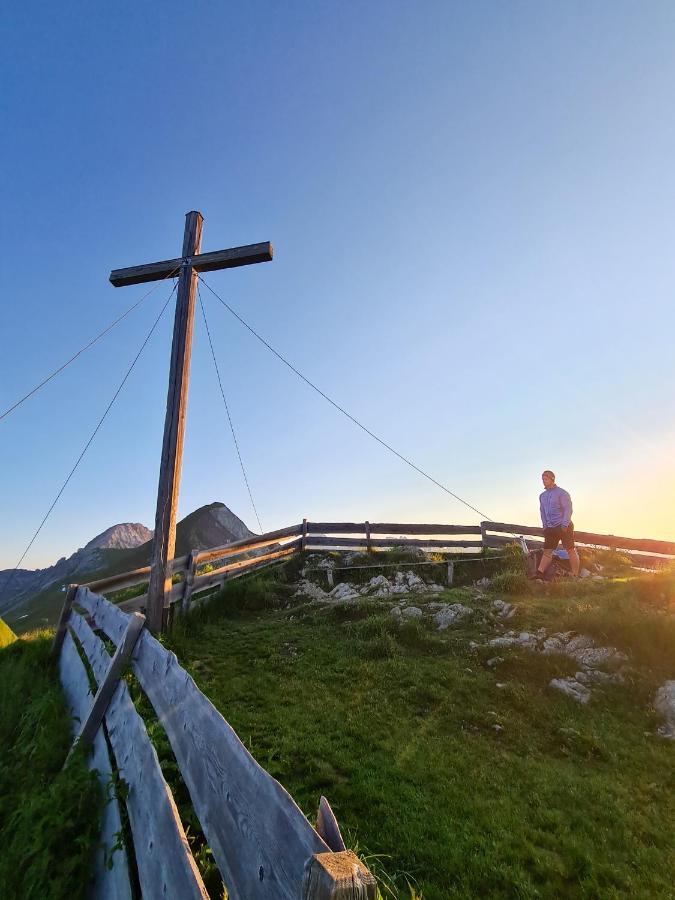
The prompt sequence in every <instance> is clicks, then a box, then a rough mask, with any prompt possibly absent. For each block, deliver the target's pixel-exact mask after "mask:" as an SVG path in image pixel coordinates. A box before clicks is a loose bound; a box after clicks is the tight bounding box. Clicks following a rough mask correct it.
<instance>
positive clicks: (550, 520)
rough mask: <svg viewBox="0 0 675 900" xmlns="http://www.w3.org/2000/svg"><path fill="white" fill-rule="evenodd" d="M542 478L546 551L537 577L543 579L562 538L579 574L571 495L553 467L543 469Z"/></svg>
mask: <svg viewBox="0 0 675 900" xmlns="http://www.w3.org/2000/svg"><path fill="white" fill-rule="evenodd" d="M541 480H542V481H543V482H544V488H545V490H544V491H543V492H542V493H541V494H540V496H539V509H540V512H541V524H542V525H543V527H544V552H543V555H542V557H541V561H540V563H539V568H538V569H537V572H536V573H535V575H534V578H536V579H539V580H541V579H542V577H543V574H544V572H545V571H546V570H547V569H548V567H549V566H550V565H551V560H552V557H553V551H554V550H555V549H556V548H557V546H558V544H559V543H560V541H562V545H563V547H564V548H565V550H567V553H568V554H569V558H570V568H571V569H572V575H573V576H574V577H575V578H576V577H577V576H578V575H579V554H578V553H577V551H576V549H575V546H574V525H573V524H572V498H571V497H570V495H569V494H568V493H567V491H564V490H563V489H562V488H561V487H558V485H557V484H556V483H555V475H554V474H553V472H551V470H550V469H547V470H546V471H545V472H542V476H541Z"/></svg>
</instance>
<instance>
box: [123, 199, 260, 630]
mask: <svg viewBox="0 0 675 900" xmlns="http://www.w3.org/2000/svg"><path fill="white" fill-rule="evenodd" d="M203 221H204V220H203V217H202V214H201V213H200V212H196V211H192V212H189V213H187V215H186V218H185V232H184V235H183V255H182V256H181V258H180V259H168V260H164V261H163V262H157V263H149V264H147V265H141V266H131V267H130V268H127V269H116V270H114V271H113V272H111V273H110V282H111V284H112V285H113V286H114V287H124V286H125V285H129V284H142V283H144V282H148V281H159V280H161V279H164V278H170V277H172V276H175V275H178V296H177V299H176V315H175V319H174V326H173V343H172V345H171V365H170V368H169V390H168V393H167V400H166V418H165V420H164V439H163V443H162V458H161V463H160V469H159V485H158V488H157V510H156V513H155V533H154V536H153V541H152V560H151V566H152V568H151V572H150V584H149V586H148V603H147V613H148V627H149V628H151V629H152V630H153V631H162V628H163V621H164V608H165V606H168V603H169V598H170V595H171V575H172V565H171V564H172V562H173V554H174V550H175V547H176V511H177V507H178V491H179V487H180V471H181V462H182V455H183V438H184V435H185V413H186V410H187V396H188V383H189V380H190V356H191V353H192V329H193V324H194V309H195V296H196V292H197V278H198V274H197V273H198V272H212V271H214V270H216V269H230V268H233V267H235V266H247V265H250V264H252V263H259V262H268V261H269V260H271V259H272V246H271V245H270V244H269V243H263V244H251V245H249V246H247V247H234V248H231V249H229V250H216V251H215V252H213V253H201V252H200V250H201V239H202V223H203Z"/></svg>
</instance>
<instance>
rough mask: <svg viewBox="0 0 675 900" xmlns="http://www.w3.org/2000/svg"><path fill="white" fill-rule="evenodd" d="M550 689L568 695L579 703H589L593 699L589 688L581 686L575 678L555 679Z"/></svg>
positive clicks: (551, 682)
mask: <svg viewBox="0 0 675 900" xmlns="http://www.w3.org/2000/svg"><path fill="white" fill-rule="evenodd" d="M549 687H551V688H553V689H554V690H556V691H560V692H561V693H563V694H566V695H567V696H568V697H571V698H572V700H576V702H577V703H588V701H589V700H590V699H591V692H590V691H589V690H588V688H587V687H585V686H584V685H583V684H579V682H578V681H577V680H576V679H575V678H571V677H567V678H553V679H552V680H551V681H550V682H549Z"/></svg>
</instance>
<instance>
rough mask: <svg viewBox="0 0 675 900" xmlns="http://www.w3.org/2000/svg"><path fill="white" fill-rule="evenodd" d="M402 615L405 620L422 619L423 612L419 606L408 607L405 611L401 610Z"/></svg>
mask: <svg viewBox="0 0 675 900" xmlns="http://www.w3.org/2000/svg"><path fill="white" fill-rule="evenodd" d="M401 615H402V616H403V617H404V618H405V619H420V618H421V617H422V610H421V609H420V608H419V606H406V608H405V609H402V610H401Z"/></svg>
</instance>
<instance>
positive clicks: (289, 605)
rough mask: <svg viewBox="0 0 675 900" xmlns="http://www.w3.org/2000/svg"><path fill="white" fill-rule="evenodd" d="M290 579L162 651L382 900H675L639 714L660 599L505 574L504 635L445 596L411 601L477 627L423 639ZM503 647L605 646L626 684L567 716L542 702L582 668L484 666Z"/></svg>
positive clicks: (651, 758) (626, 588) (673, 824)
mask: <svg viewBox="0 0 675 900" xmlns="http://www.w3.org/2000/svg"><path fill="white" fill-rule="evenodd" d="M293 568H294V566H293V564H291V565H289V566H286V567H285V568H284V567H281V568H280V569H278V570H277V572H276V573H275V574H274V575H272V574H268V575H266V576H265V575H261V576H259V577H258V578H256V579H251V580H248V581H241V582H233V583H232V584H231V585H230V587H229V588H228V589H227V590H226V591H224V592H223V593H222V594H221V595H220V597H219V598H218V599H217V600H216V601H215V602H214V603H213V604H212V606H211V608H210V609H208V610H206V611H205V612H204V614H203V617H202V620H201V621H200V620H198V619H196V620H193V621H191V622H188V623H186V624H185V626H184V628H183V629H182V630H178V631H177V632H176V633H175V635H174V637H173V639H172V644H173V646H174V648H175V650H176V651H177V652H178V655H179V658H180V659H181V662H182V663H183V664H184V665H186V666H187V668H188V669H189V670H190V671H191V673H192V674H193V676H194V678H195V679H196V681H197V683H198V684H199V686H200V687H201V689H202V690H203V691H204V693H206V694H207V696H209V697H210V698H211V699H212V701H213V702H214V703H215V705H216V706H217V707H218V709H220V711H221V712H222V713H223V715H224V716H225V717H226V718H227V719H228V721H230V723H231V724H232V725H233V726H234V728H235V729H236V731H237V733H238V734H239V735H240V736H241V738H242V740H243V741H244V742H245V743H246V745H247V746H248V747H249V749H250V750H251V752H252V753H253V755H254V756H255V757H256V758H257V759H258V761H259V762H260V763H261V764H262V765H263V766H264V767H265V768H266V769H267V770H268V771H270V772H271V773H272V774H273V775H274V776H275V777H276V778H277V779H278V780H279V781H281V783H282V784H284V786H285V787H286V788H288V790H290V792H291V794H292V795H293V797H294V798H295V799H296V800H297V801H298V803H299V804H300V806H301V807H302V809H303V810H304V811H305V812H306V814H307V815H308V816H309V818H310V819H313V817H314V816H315V814H316V807H317V803H318V799H319V795H320V794H322V793H323V794H325V795H326V796H327V797H328V799H329V801H330V802H331V805H332V806H333V808H334V810H335V812H336V815H337V818H338V821H339V822H340V824H341V827H342V828H343V831H344V832H345V833H346V838H347V844H348V846H352V847H354V848H355V849H356V850H357V852H359V853H360V854H361V856H362V857H363V858H365V859H366V861H367V862H368V864H369V865H370V866H371V868H372V870H373V871H374V872H375V873H376V874H378V875H379V876H380V878H381V885H382V891H383V894H384V896H401V897H410V896H411V891H410V889H409V887H408V885H410V886H411V887H412V890H413V893H415V892H416V893H417V894H421V895H422V896H423V897H424V898H425V900H441V898H447V897H455V896H456V897H467V898H468V897H476V896H481V897H533V898H534V897H559V896H566V897H603V898H606V897H663V898H667V897H672V896H673V884H675V801H674V797H675V791H674V790H673V789H674V788H675V765H674V763H675V756H674V753H675V744H673V742H669V741H666V740H663V739H662V738H660V737H658V736H657V735H656V733H655V732H656V726H657V720H656V717H655V714H654V711H653V710H652V709H651V702H652V699H653V697H654V694H655V691H656V689H657V687H658V685H659V684H661V683H662V682H663V681H664V680H665V679H667V678H673V677H675V615H674V613H675V579H673V578H671V579H665V580H664V579H659V578H657V577H650V576H648V577H646V578H643V579H639V580H638V581H626V580H621V579H619V580H609V581H602V582H598V583H594V582H591V581H587V582H581V583H579V584H565V583H561V584H555V585H552V586H550V587H538V588H537V589H535V590H531V589H530V587H529V585H528V584H527V583H526V582H524V581H523V579H522V578H521V577H519V576H518V573H507V574H504V575H502V576H497V578H496V579H495V583H496V584H497V585H501V587H502V588H503V587H504V586H509V587H510V588H511V589H512V590H514V591H515V593H511V594H509V595H508V601H509V602H510V603H513V604H515V606H516V613H515V615H514V616H513V618H512V619H510V620H509V621H508V622H507V623H506V624H504V625H503V626H499V625H498V623H497V622H495V620H494V617H493V615H492V609H493V606H492V603H493V599H494V597H495V593H494V591H493V590H491V589H489V588H488V589H486V590H485V591H480V592H479V591H476V590H475V589H472V588H467V587H465V588H455V589H451V590H447V591H446V592H445V593H444V594H441V595H438V594H437V595H433V596H428V597H427V598H426V599H427V600H428V601H435V602H448V603H461V604H462V605H465V606H470V607H471V608H472V609H473V610H474V613H473V614H472V615H471V616H469V617H468V618H466V619H462V620H461V621H459V622H458V623H457V624H455V625H454V626H452V627H450V628H448V629H447V630H445V631H438V630H436V628H435V627H434V624H433V620H432V619H428V618H427V617H426V616H424V617H422V618H419V619H412V620H408V621H406V622H403V624H399V622H398V620H397V619H395V618H394V617H393V616H392V615H391V614H390V609H391V607H392V599H387V600H367V601H357V602H351V603H342V604H339V603H338V604H335V603H332V604H331V603H329V604H315V603H309V602H298V601H297V600H294V599H293V597H292V594H293V591H294V590H295V588H294V587H293V586H291V584H289V581H291V580H293V579H294V578H295V571H289V570H292V569H293ZM403 568H405V567H403ZM343 574H344V573H343ZM354 574H355V575H356V573H354ZM368 574H369V575H370V574H371V573H368ZM324 584H325V581H324ZM499 595H500V596H502V597H503V596H504V594H503V592H500V594H499ZM395 599H396V600H398V599H399V598H398V597H397V598H395ZM409 603H414V604H416V605H417V606H418V607H419V608H422V609H423V608H424V604H425V598H424V597H421V596H417V595H416V596H415V597H414V598H410V599H409ZM507 628H508V629H515V631H516V632H518V631H519V630H521V629H528V630H530V631H532V630H533V629H540V628H546V629H547V631H548V632H549V633H550V632H557V631H575V632H579V633H582V634H585V635H590V636H592V637H593V638H594V639H595V640H596V643H597V644H598V645H607V644H610V645H611V646H613V647H616V648H618V649H620V650H622V651H623V652H625V653H626V654H627V655H628V657H629V662H628V664H627V666H626V667H624V668H625V673H626V674H625V676H624V683H622V684H616V685H614V684H608V685H607V686H602V687H600V688H597V689H596V688H593V692H592V698H591V700H590V701H589V702H588V704H587V705H580V704H578V703H576V702H575V701H574V700H571V699H569V698H568V697H566V696H563V695H562V694H560V693H558V692H556V691H553V690H552V689H551V688H550V687H549V683H550V681H551V679H552V678H555V677H564V676H569V675H571V674H573V673H574V672H575V671H576V670H578V669H579V664H578V663H576V662H574V661H572V660H570V659H568V658H566V657H565V656H562V655H556V654H551V655H544V654H541V653H533V652H530V651H529V650H528V649H525V648H520V647H517V646H516V647H512V648H507V649H499V650H495V649H494V648H492V647H488V646H485V644H486V642H487V640H490V639H493V638H494V636H495V634H501V633H503V631H504V630H506V629H507ZM495 629H497V630H495ZM500 629H503V630H500ZM497 654H499V656H500V657H501V658H502V659H503V662H500V663H498V664H497V665H494V664H493V665H494V668H493V667H491V666H489V665H488V664H487V663H488V660H489V659H490V660H492V659H494V657H495V656H496V655H497Z"/></svg>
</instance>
